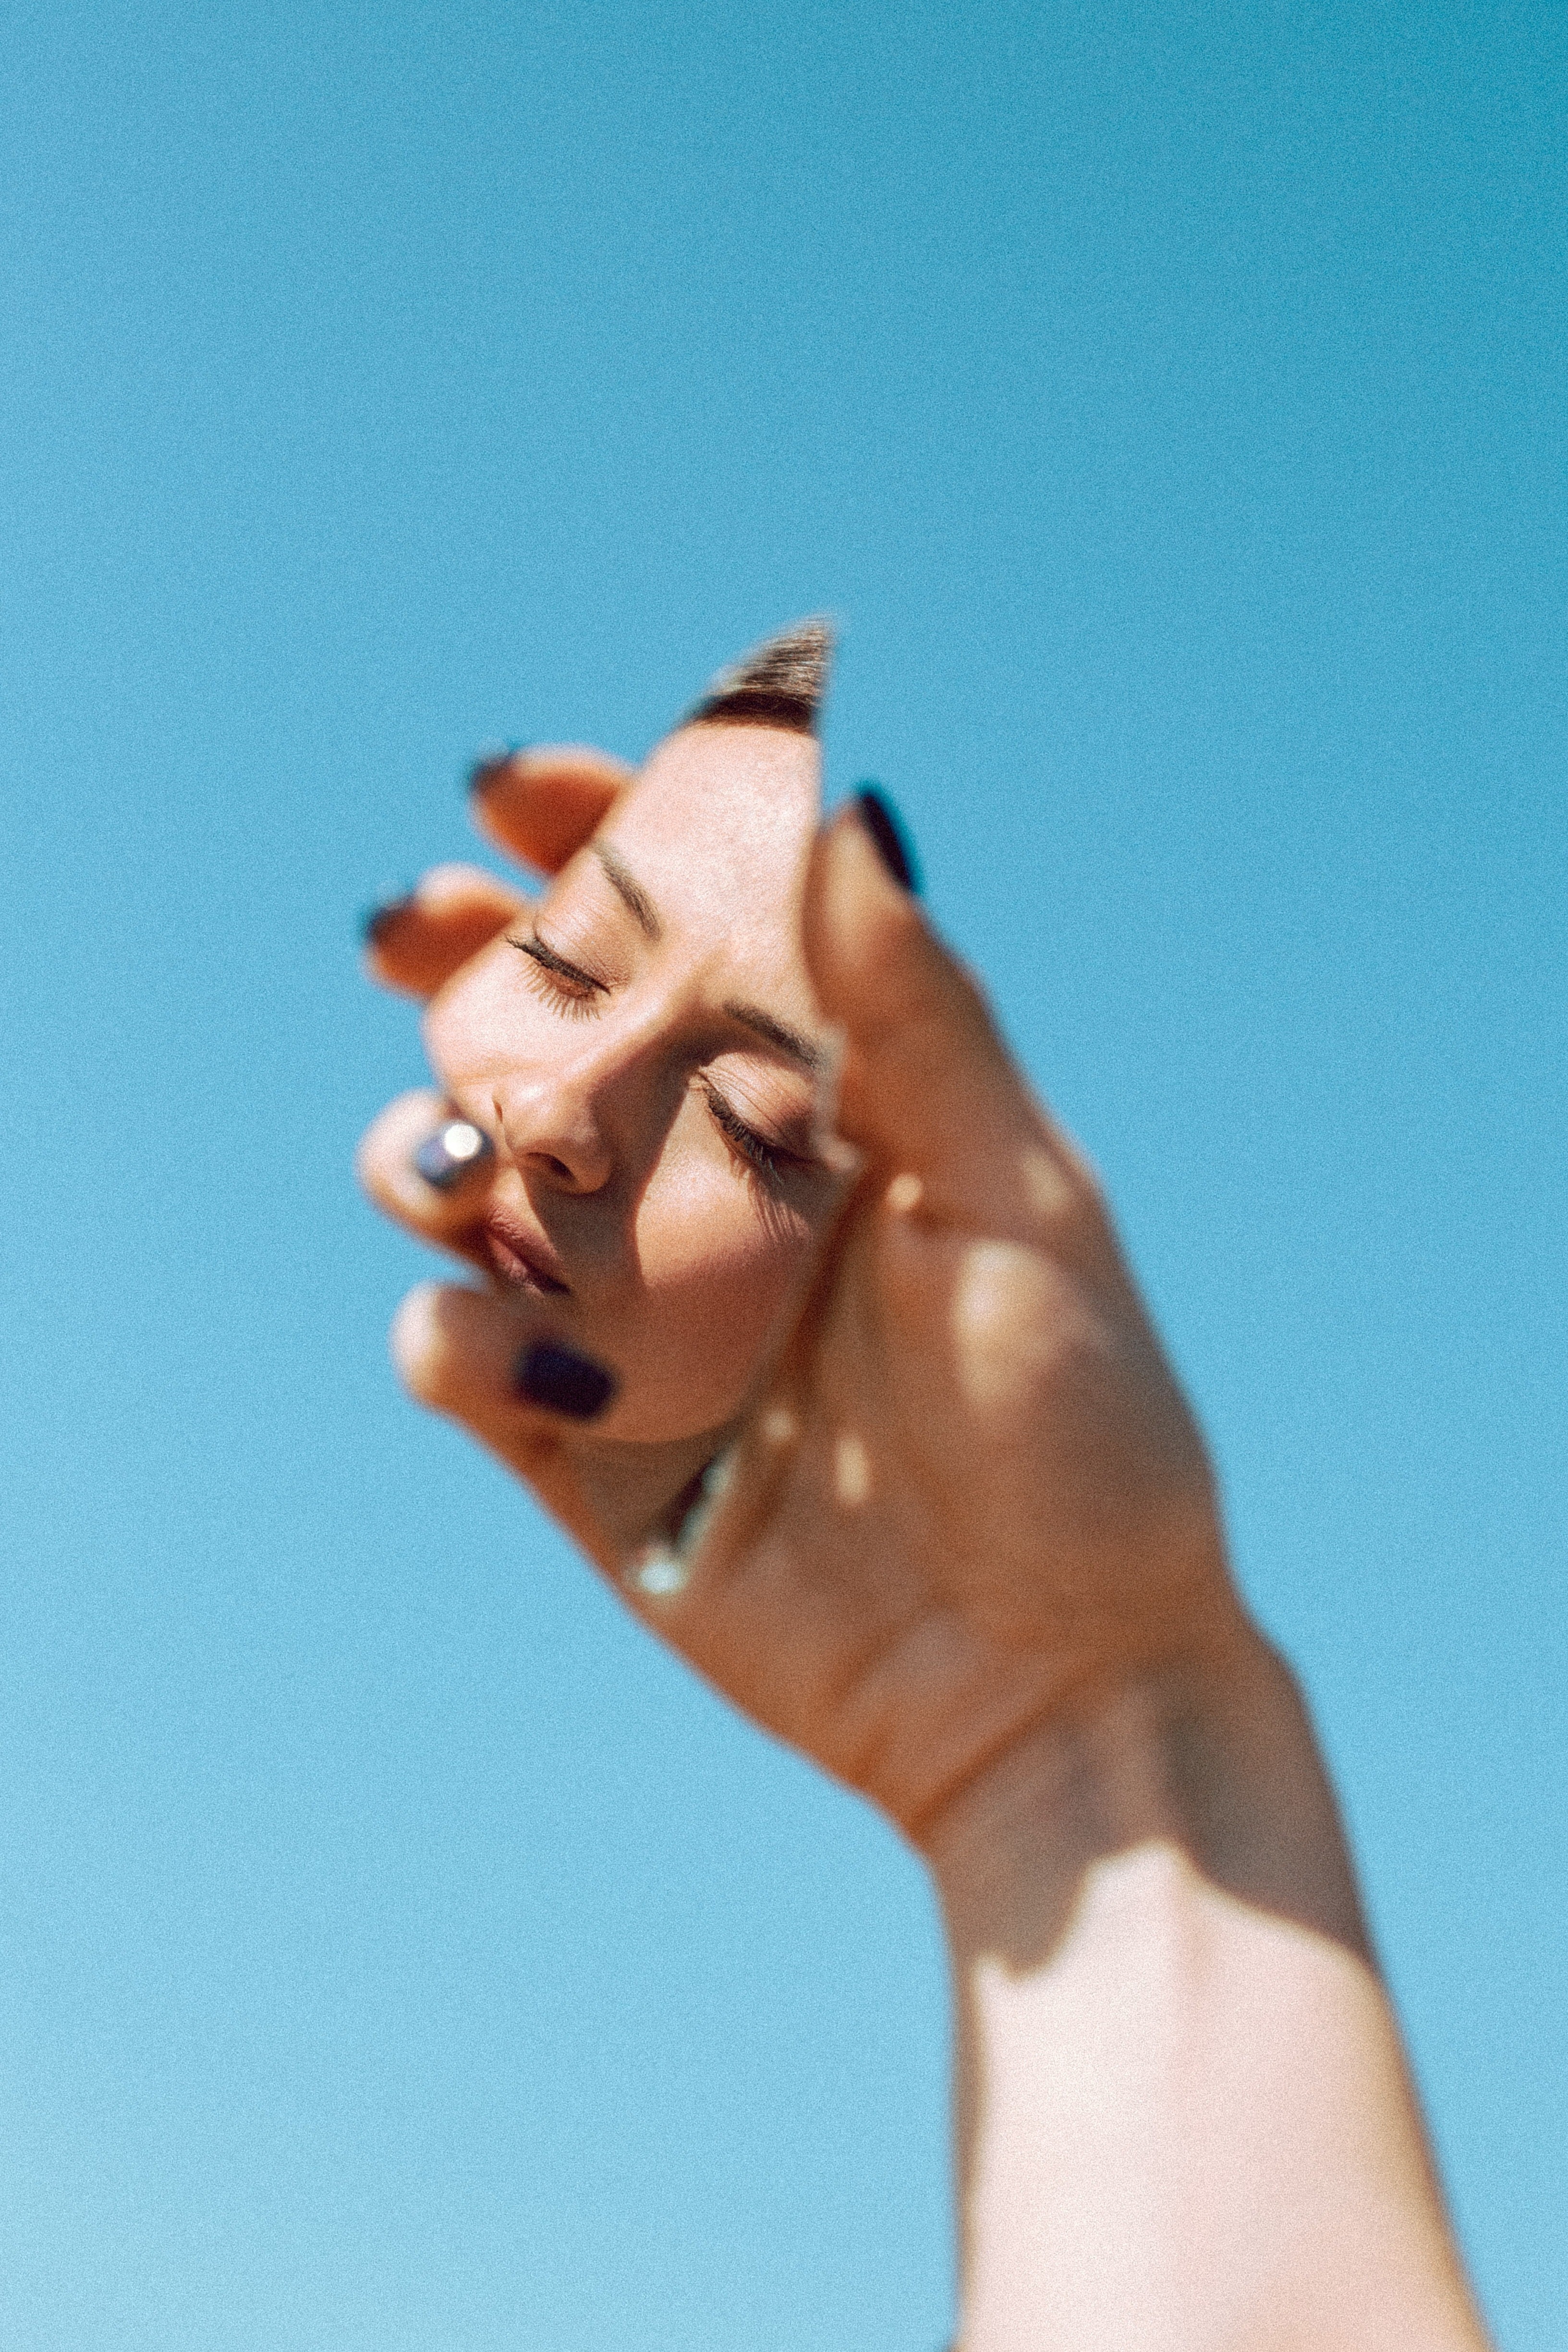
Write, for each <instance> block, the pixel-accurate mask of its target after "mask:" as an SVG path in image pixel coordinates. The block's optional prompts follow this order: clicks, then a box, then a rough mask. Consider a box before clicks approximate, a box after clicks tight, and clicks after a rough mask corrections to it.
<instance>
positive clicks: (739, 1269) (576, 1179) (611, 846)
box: [426, 725, 834, 1442]
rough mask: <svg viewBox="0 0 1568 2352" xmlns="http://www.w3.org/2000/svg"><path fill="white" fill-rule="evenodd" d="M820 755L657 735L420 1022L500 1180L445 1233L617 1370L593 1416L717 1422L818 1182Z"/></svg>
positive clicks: (819, 1195)
mask: <svg viewBox="0 0 1568 2352" xmlns="http://www.w3.org/2000/svg"><path fill="white" fill-rule="evenodd" d="M816 815H817V749H816V742H815V740H813V739H812V738H811V737H810V736H808V735H803V734H795V733H793V732H786V731H784V730H782V729H777V728H772V727H750V726H728V725H725V726H695V727H688V728H685V729H683V730H680V732H679V733H678V734H676V735H673V736H671V737H670V738H668V740H667V741H666V742H664V743H663V744H661V745H660V746H659V748H658V751H656V752H655V753H654V755H653V757H652V759H651V760H650V761H649V762H648V764H647V768H646V769H645V770H644V772H643V773H642V775H641V776H640V777H639V779H638V781H637V784H636V785H635V786H634V787H633V788H632V790H631V792H630V793H628V794H627V795H626V798H625V799H624V800H623V801H621V802H620V803H617V805H616V808H615V810H614V811H613V812H612V814H611V815H610V817H609V819H608V820H607V821H606V823H605V826H604V827H603V828H602V830H601V831H600V833H599V835H597V836H596V837H595V841H594V842H593V843H592V844H591V845H590V846H589V847H588V848H586V849H585V850H584V851H582V852H581V853H580V854H579V855H578V856H576V857H575V858H574V859H573V861H572V863H571V865H570V866H567V867H566V868H565V870H564V871H563V873H562V874H561V875H560V876H559V877H557V878H556V880H555V882H554V883H553V884H552V887H551V888H550V891H549V893H548V895H547V896H546V897H545V898H543V899H542V901H541V902H540V904H539V906H538V907H537V908H536V909H535V910H534V916H533V919H531V920H530V919H526V918H525V919H523V921H522V922H521V924H520V925H518V926H516V927H515V928H514V929H512V930H511V932H510V934H509V936H508V937H507V938H505V939H502V940H497V941H495V942H494V944H493V945H492V946H491V947H489V949H488V950H486V951H485V952H484V953H483V954H482V955H480V956H479V957H477V958H476V959H475V961H473V962H472V963H471V964H469V965H468V966H466V967H465V968H464V970H463V971H461V972H459V973H458V977H457V978H456V979H455V980H454V981H452V982H450V983H449V984H448V986H447V988H446V989H445V990H443V992H441V994H440V995H439V996H438V997H437V999H436V1001H435V1003H433V1004H432V1006H431V1007H430V1010H429V1013H428V1014H427V1016H426V1042H427V1045H428V1048H429V1052H430V1056H431V1060H432V1063H433V1065H434V1067H435V1070H436V1073H437V1078H438V1080H439V1082H440V1083H441V1084H442V1085H443V1086H444V1087H446V1089H447V1093H448V1094H449V1095H450V1097H452V1100H453V1101H454V1102H455V1103H456V1104H457V1105H458V1108H460V1109H461V1110H462V1111H463V1112H464V1113H465V1114H466V1116H467V1117H468V1118H470V1119H472V1120H473V1121H474V1123H475V1124H476V1125H477V1126H479V1127H480V1128H482V1129H484V1131H485V1132H486V1133H487V1134H488V1135H489V1138H490V1140H491V1141H492V1143H493V1144H494V1145H495V1148H496V1154H497V1157H496V1161H495V1174H494V1178H493V1181H492V1182H491V1183H490V1185H489V1189H488V1192H487V1193H486V1195H485V1197H484V1198H482V1199H481V1200H480V1201H479V1202H478V1203H477V1204H476V1208H475V1217H474V1224H473V1227H472V1228H471V1230H470V1232H469V1233H468V1235H467V1236H465V1239H466V1241H467V1243H468V1246H469V1247H471V1248H473V1249H475V1250H476V1251H477V1252H478V1254H479V1255H482V1256H484V1257H486V1258H488V1260H489V1264H490V1265H492V1266H493V1268H494V1270H495V1272H496V1274H497V1276H499V1278H500V1279H501V1280H502V1281H504V1282H506V1283H508V1284H510V1285H511V1286H515V1287H516V1288H517V1289H518V1290H519V1291H521V1292H523V1293H526V1294H527V1295H528V1296H529V1297H530V1298H531V1301H532V1302H533V1308H534V1312H535V1314H536V1317H537V1324H536V1328H535V1329H534V1331H533V1333H532V1334H531V1336H534V1337H537V1338H540V1339H555V1340H561V1341H564V1342H565V1343H566V1344H567V1345H568V1346H570V1347H573V1348H575V1349H578V1350H580V1351H581V1352H583V1353H584V1354H587V1355H590V1356H593V1357H595V1358H596V1359H597V1360H599V1361H600V1362H601V1363H604V1364H605V1365H608V1366H609V1367H610V1368H611V1369H612V1370H614V1371H615V1373H616V1376H617V1378H618V1380H619V1382H620V1387H619V1391H618V1394H617V1396H616V1402H615V1404H614V1406H613V1407H612V1409H611V1411H610V1412H608V1413H607V1414H606V1415H605V1419H604V1421H603V1422H602V1423H599V1424H597V1427H596V1432H595V1433H596V1434H597V1433H599V1432H601V1431H602V1433H604V1434H605V1436H608V1437H613V1438H620V1439H626V1440H628V1441H630V1440H637V1441H643V1442H658V1441H664V1440H669V1439H676V1438H686V1437H690V1436H692V1435H694V1434H696V1433H699V1432H702V1431H707V1430H713V1429H718V1428H720V1427H721V1426H722V1425H723V1424H724V1423H726V1422H727V1421H729V1420H730V1419H731V1418H732V1416H733V1415H734V1413H735V1412H737V1410H738V1409H739V1407H740V1405H741V1403H742V1401H743V1398H744V1396H745V1393H746V1391H747V1389H748V1388H749V1386H750V1384H751V1380H752V1371H753V1369H754V1366H755V1362H756V1358H757V1354H758V1350H759V1349H760V1347H761V1346H762V1343H763V1339H765V1337H766V1335H767V1332H768V1330H769V1328H770V1326H771V1324H772V1323H773V1318H774V1317H775V1316H776V1314H777V1312H778V1309H779V1307H781V1305H782V1304H783V1301H784V1297H785V1294H786V1292H787V1290H788V1289H789V1287H790V1285H791V1283H792V1280H793V1278H794V1277H795V1276H796V1274H797V1273H798V1272H799V1270H800V1268H801V1266H802V1264H803V1261H804V1259H805V1256H806V1255H807V1254H808V1252H809V1250H810V1248H811V1244H812V1241H813V1238H814V1236H815V1234H816V1232H817V1230H818V1229H819V1227H820V1226H821V1224H822V1223H823V1221H824V1219H825V1218H826V1214H827V1212H828V1210H829V1207H830V1205H831V1202H832V1199H833V1194H834V1185H833V1180H832V1178H831V1176H830V1175H829V1173H828V1171H826V1169H825V1168H824V1167H823V1166H822V1165H821V1164H820V1162H819V1161H818V1160H816V1159H815V1158H814V1156H813V1154H812V1150H811V1132H812V1115H813V1108H814V1102H815V1076H816V1069H817V1067H818V1066H819V1062H820V1046H819V1043H818V1040H817V1038H816V1034H814V1030H815V1021H816V1015H815V1013H814V1009H813V1005H812V1000H811V991H810V986H809V983H808V982H807V979H806V975H805V965H804V963H803V961H802V958H801V952H800V944H799V906H800V885H801V873H802V866H803V861H804V856H805V847H806V845H807V843H808V842H809V840H810V837H811V834H812V830H813V828H814V827H815V825H816Z"/></svg>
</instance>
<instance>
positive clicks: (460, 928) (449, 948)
mask: <svg viewBox="0 0 1568 2352" xmlns="http://www.w3.org/2000/svg"><path fill="white" fill-rule="evenodd" d="M528 903H529V901H528V899H527V898H525V897H524V896H523V894H522V892H521V890H514V889H512V888H511V887H510V885H509V884H507V883H505V882H498V881H497V879H496V877H495V876H494V875H493V874H487V873H485V872H484V871H483V869H482V868H481V867H479V866H432V867H431V869H430V871H429V873H428V874H426V875H425V876H424V877H422V878H421V880H420V881H419V882H418V883H416V886H415V887H414V888H413V889H412V890H411V891H410V892H409V894H408V896H407V898H395V899H394V900H393V901H392V903H391V904H390V905H389V906H385V907H378V908H376V911H375V913H374V915H372V917H371V918H370V920H369V921H368V922H367V923H366V925H365V940H364V960H365V969H366V971H368V972H369V973H370V975H371V978H372V979H373V980H378V981H380V982H381V983H382V985H383V987H384V988H395V989H398V990H401V991H402V992H403V993H404V994H405V995H407V996H418V997H426V996H434V995H435V993H436V992H437V989H440V988H444V987H445V986H446V984H447V981H449V980H450V979H451V977H452V974H453V973H454V972H455V971H458V970H460V969H461V967H462V966H463V965H464V964H466V963H467V962H468V959H469V957H470V956H476V955H478V954H479V950H480V949H481V948H486V947H489V943H490V941H491V940H493V939H494V938H495V937H496V935H497V933H498V932H500V931H504V930H505V929H506V927H507V925H508V924H509V923H511V922H515V921H516V919H517V918H518V916H519V915H520V914H521V912H522V911H523V909H524V908H526V907H527V905H528Z"/></svg>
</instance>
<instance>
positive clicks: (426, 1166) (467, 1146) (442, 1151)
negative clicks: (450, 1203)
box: [414, 1118, 495, 1192]
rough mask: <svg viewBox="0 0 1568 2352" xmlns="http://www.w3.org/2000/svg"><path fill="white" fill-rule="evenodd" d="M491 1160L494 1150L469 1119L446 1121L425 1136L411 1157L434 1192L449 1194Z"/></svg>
mask: <svg viewBox="0 0 1568 2352" xmlns="http://www.w3.org/2000/svg"><path fill="white" fill-rule="evenodd" d="M494 1158H495V1146H494V1144H493V1143H492V1142H491V1141H490V1139H489V1136H488V1135H487V1134H486V1133H485V1131H484V1129H482V1128H479V1127H476V1126H475V1125H474V1122H473V1120H472V1119H471V1118H449V1119H447V1121H446V1123H445V1125H444V1126H441V1127H438V1128H437V1129H436V1132H435V1134H434V1135H427V1136H426V1139H425V1140H424V1142H423V1143H422V1144H421V1145H420V1147H419V1149H418V1150H417V1151H416V1153H415V1155H414V1165H415V1167H416V1169H417V1170H418V1171H419V1173H420V1175H421V1176H423V1177H424V1179H425V1181H426V1184H432V1185H434V1187H435V1189H436V1191H437V1192H451V1191H452V1189H453V1187H454V1186H455V1185H458V1184H460V1183H461V1182H462V1181H463V1179H464V1177H465V1176H467V1175H469V1174H470V1173H471V1172H472V1171H473V1170H474V1169H476V1168H482V1167H483V1166H484V1164H485V1162H486V1160H493V1159H494Z"/></svg>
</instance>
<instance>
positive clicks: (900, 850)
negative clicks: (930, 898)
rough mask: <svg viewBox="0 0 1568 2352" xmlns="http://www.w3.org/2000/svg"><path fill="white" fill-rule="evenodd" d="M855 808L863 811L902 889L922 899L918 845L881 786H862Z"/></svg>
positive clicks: (885, 861) (864, 820)
mask: <svg viewBox="0 0 1568 2352" xmlns="http://www.w3.org/2000/svg"><path fill="white" fill-rule="evenodd" d="M855 805H856V807H857V808H858V810H859V812H860V822H861V824H863V825H864V826H865V828H866V830H867V832H868V834H869V835H870V836H871V838H872V840H873V841H874V842H875V843H876V845H877V851H878V855H879V856H880V858H881V860H882V863H883V865H884V866H886V867H887V869H888V871H889V874H890V875H891V876H892V877H893V879H894V881H895V882H896V883H897V884H898V886H899V887H900V890H909V891H911V892H913V894H914V895H915V896H916V897H917V898H918V897H919V895H920V887H921V870H920V867H919V866H918V865H917V863H916V861H915V849H914V844H913V842H912V841H911V840H910V836H909V835H908V833H907V832H906V831H905V829H904V824H903V821H902V819H901V818H900V815H899V813H898V811H897V810H896V809H895V808H894V806H893V803H892V802H891V801H890V800H889V798H888V795H887V793H885V792H884V791H883V790H882V788H881V786H880V784H862V785H861V786H860V788H859V790H858V792H857V793H856V795H855Z"/></svg>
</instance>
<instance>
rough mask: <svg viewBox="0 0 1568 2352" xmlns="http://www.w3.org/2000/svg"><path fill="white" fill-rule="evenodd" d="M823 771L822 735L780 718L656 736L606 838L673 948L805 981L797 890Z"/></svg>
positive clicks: (777, 977) (781, 980) (790, 980)
mask: <svg viewBox="0 0 1568 2352" xmlns="http://www.w3.org/2000/svg"><path fill="white" fill-rule="evenodd" d="M820 772H821V761H820V754H819V752H818V750H817V746H816V739H815V738H814V737H813V736H810V735H797V734H792V733H786V732H785V731H784V730H782V729H780V728H773V727H685V728H682V729H681V730H679V732H678V733H677V734H674V735H671V736H669V737H668V738H667V739H666V740H665V741H664V742H662V743H660V744H659V745H658V748H657V750H656V751H654V752H653V754H652V756H651V758H650V759H649V760H648V761H647V765H646V767H645V768H644V769H643V771H642V772H641V774H640V775H639V776H638V778H637V782H636V783H635V784H634V785H633V786H632V788H631V790H630V792H629V793H627V794H626V797H625V799H624V800H622V801H620V802H619V803H617V804H616V809H615V812H614V814H613V815H612V816H611V818H610V820H609V822H608V824H605V827H604V828H603V834H602V838H603V839H604V840H605V841H606V842H607V843H608V844H609V845H610V846H611V847H612V848H613V849H614V850H615V851H616V854H617V855H618V856H620V857H621V858H622V859H623V860H624V862H625V864H626V866H627V867H628V868H629V869H630V871H631V872H632V874H634V875H635V876H636V877H637V881H638V882H639V883H641V885H642V887H643V888H644V889H645V890H646V891H647V894H648V897H649V898H651V899H652V900H653V902H654V904H655V906H656V907H657V908H658V912H659V916H660V918H661V919H662V921H663V924H664V927H665V929H666V932H667V934H668V937H669V940H670V944H671V946H672V947H683V948H686V949H689V950H695V951H697V952H698V953H700V954H706V953H713V954H720V953H721V954H722V955H723V957H724V959H725V961H729V962H731V963H735V964H742V965H743V966H744V968H745V969H746V970H747V971H751V972H753V973H755V974H758V975H759V976H761V975H766V976H769V977H771V978H773V979H774V980H775V981H776V982H777V983H778V984H781V985H784V984H790V985H791V986H792V992H794V983H795V982H797V981H798V983H799V986H800V987H804V985H805V978H804V967H803V965H802V962H801V957H800V946H799V929H800V925H799V909H800V889H801V882H802V878H803V874H804V869H805V854H806V851H807V849H808V847H809V845H810V843H811V838H812V835H813V834H814V833H815V831H816V823H817V814H818V805H819V786H820Z"/></svg>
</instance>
